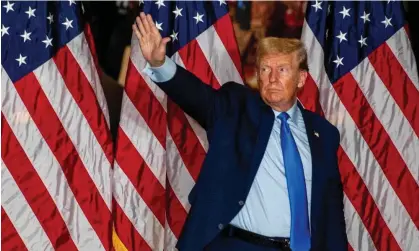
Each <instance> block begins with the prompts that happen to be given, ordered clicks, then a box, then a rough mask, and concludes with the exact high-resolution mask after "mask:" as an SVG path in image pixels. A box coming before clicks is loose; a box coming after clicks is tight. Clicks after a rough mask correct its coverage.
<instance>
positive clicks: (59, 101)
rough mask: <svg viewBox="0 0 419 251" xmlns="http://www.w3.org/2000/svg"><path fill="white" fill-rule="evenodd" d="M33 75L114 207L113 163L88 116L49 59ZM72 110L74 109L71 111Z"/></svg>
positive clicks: (103, 193) (106, 199)
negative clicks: (85, 115)
mask: <svg viewBox="0 0 419 251" xmlns="http://www.w3.org/2000/svg"><path fill="white" fill-rule="evenodd" d="M34 74H35V76H36V78H37V79H38V82H39V85H40V86H41V88H42V90H43V91H44V93H45V95H46V97H47V98H48V101H49V103H50V104H51V106H52V108H53V109H54V111H55V113H56V114H57V116H58V118H59V119H60V121H61V124H62V125H63V127H64V129H65V131H66V133H67V135H68V136H69V137H70V139H71V141H72V142H73V145H74V147H75V149H76V150H77V153H78V155H79V157H80V160H81V161H82V162H83V165H84V167H85V168H86V170H87V172H88V173H89V175H90V177H91V178H92V180H93V182H94V183H95V185H96V187H97V189H98V191H99V193H100V195H101V196H102V198H103V200H104V201H105V203H106V205H107V207H108V209H109V210H111V201H112V193H111V187H110V184H111V163H109V160H108V159H107V157H106V155H105V153H104V152H103V149H102V147H101V146H100V144H99V142H98V141H97V138H96V137H95V135H94V133H93V131H92V129H91V127H90V125H89V123H88V122H87V119H86V118H85V117H84V116H83V113H82V112H81V110H80V108H79V106H78V104H77V103H76V101H75V100H74V98H73V96H72V95H71V93H70V92H69V90H68V89H67V87H66V85H65V83H64V80H63V78H62V76H61V73H60V72H59V71H58V69H57V66H56V65H55V62H54V61H53V60H52V59H50V60H48V61H47V62H45V63H44V64H43V65H41V66H40V67H38V68H37V69H36V70H35V71H34ZM69 111H71V112H69Z"/></svg>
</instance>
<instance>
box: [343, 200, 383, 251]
mask: <svg viewBox="0 0 419 251" xmlns="http://www.w3.org/2000/svg"><path fill="white" fill-rule="evenodd" d="M343 203H344V208H345V220H346V232H347V233H350V234H349V235H348V242H349V244H351V247H352V248H353V249H354V250H355V251H358V250H359V251H361V250H362V251H375V250H376V249H375V245H374V242H373V241H372V239H371V236H370V234H369V233H368V231H367V229H366V228H365V226H364V224H363V222H362V219H361V218H360V217H359V215H358V212H357V211H356V210H355V208H354V206H353V205H352V203H351V201H350V200H349V199H348V197H346V195H345V196H344V198H343Z"/></svg>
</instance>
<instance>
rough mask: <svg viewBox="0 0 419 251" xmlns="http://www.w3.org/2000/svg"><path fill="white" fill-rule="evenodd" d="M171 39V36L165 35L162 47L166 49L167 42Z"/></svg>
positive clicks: (161, 43)
mask: <svg viewBox="0 0 419 251" xmlns="http://www.w3.org/2000/svg"><path fill="white" fill-rule="evenodd" d="M169 41H170V37H165V38H163V39H162V40H161V42H160V49H165V48H166V44H167V43H168V42H169Z"/></svg>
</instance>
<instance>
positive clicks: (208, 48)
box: [196, 26, 243, 85]
mask: <svg viewBox="0 0 419 251" xmlns="http://www.w3.org/2000/svg"><path fill="white" fill-rule="evenodd" d="M196 41H197V42H198V44H199V47H201V50H202V52H203V53H204V55H205V58H206V59H207V61H208V63H209V65H210V66H211V69H212V72H213V73H214V75H215V77H216V78H217V80H218V83H220V85H223V84H225V83H227V82H229V81H234V82H236V83H240V84H243V80H242V78H241V76H240V74H239V72H238V71H237V68H236V66H235V64H234V62H233V60H232V59H231V57H230V54H228V51H227V50H226V48H225V46H224V44H223V42H222V41H221V39H220V37H219V36H218V33H217V31H216V30H215V28H214V26H210V27H209V28H208V29H207V30H206V31H204V32H202V33H201V34H200V35H199V36H198V37H197V38H196Z"/></svg>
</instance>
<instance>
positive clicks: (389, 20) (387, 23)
mask: <svg viewBox="0 0 419 251" xmlns="http://www.w3.org/2000/svg"><path fill="white" fill-rule="evenodd" d="M384 17H385V19H384V21H381V23H383V24H385V26H386V28H387V26H389V25H390V26H393V25H392V24H391V18H387V17H386V16H384Z"/></svg>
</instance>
